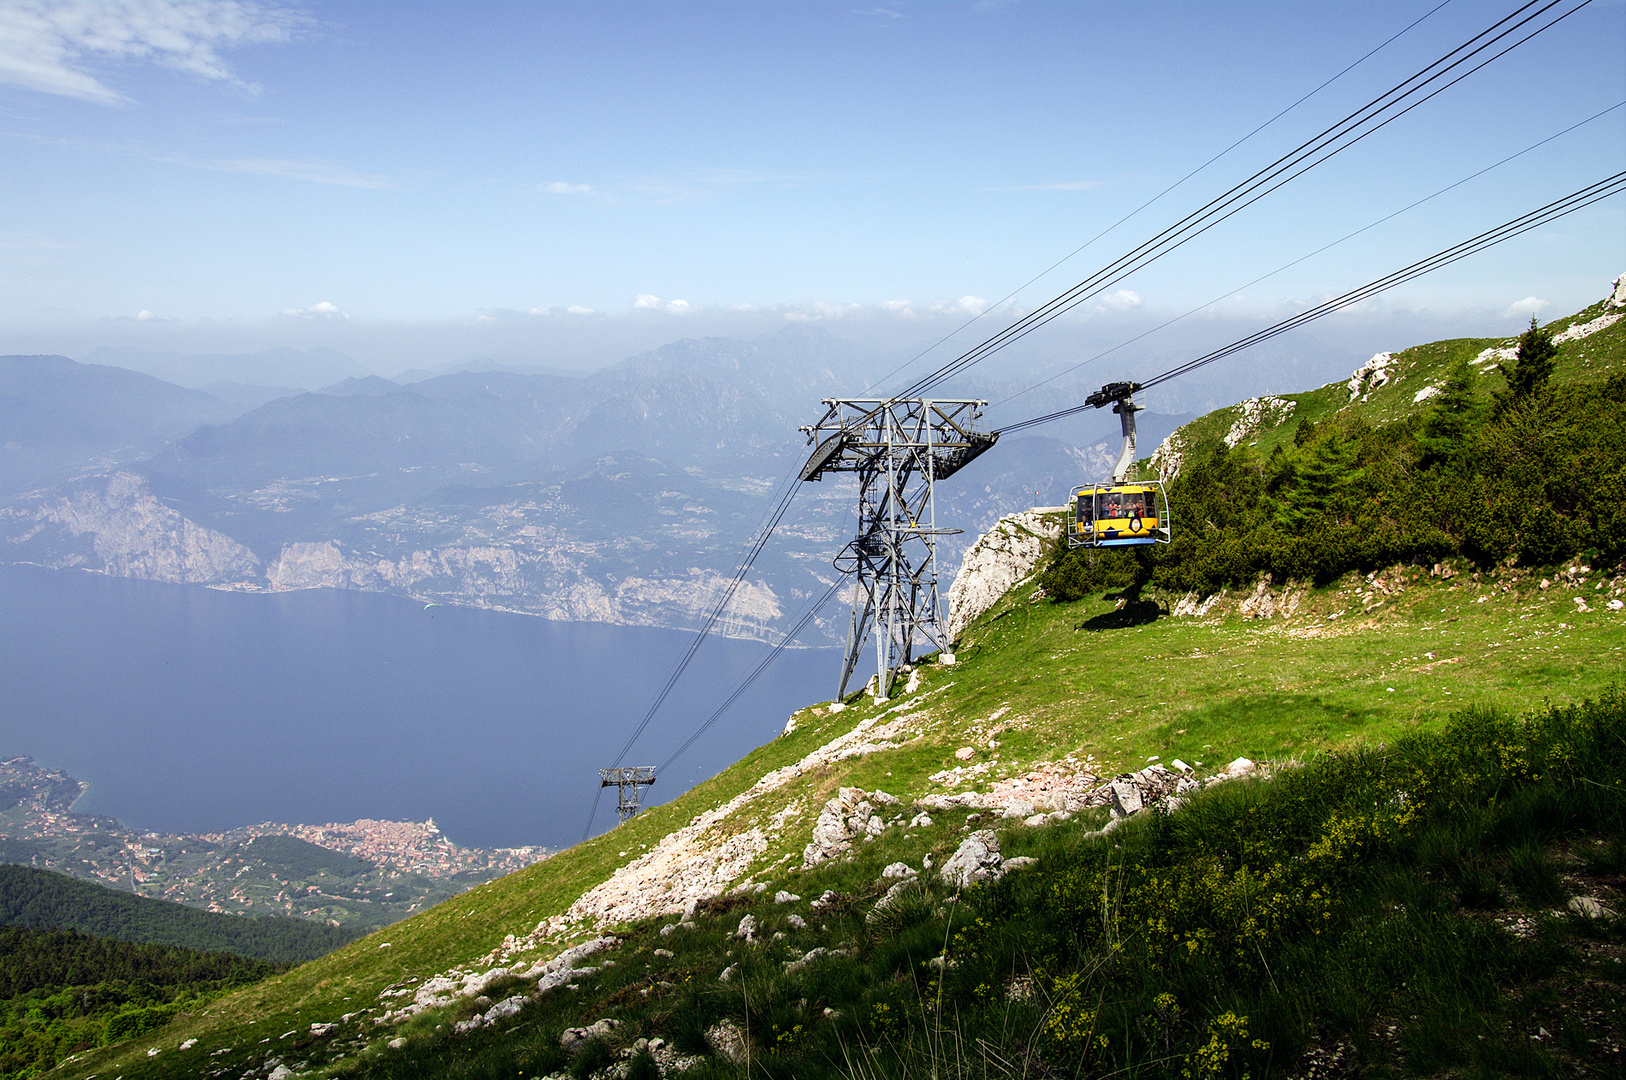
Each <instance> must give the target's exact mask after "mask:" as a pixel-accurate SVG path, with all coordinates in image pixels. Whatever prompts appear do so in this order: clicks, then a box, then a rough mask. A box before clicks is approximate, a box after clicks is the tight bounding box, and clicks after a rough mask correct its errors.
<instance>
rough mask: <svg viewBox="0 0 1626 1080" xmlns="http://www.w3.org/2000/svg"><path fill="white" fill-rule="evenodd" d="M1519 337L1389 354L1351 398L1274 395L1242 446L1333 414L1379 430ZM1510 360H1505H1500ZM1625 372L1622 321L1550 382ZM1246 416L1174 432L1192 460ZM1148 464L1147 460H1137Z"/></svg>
mask: <svg viewBox="0 0 1626 1080" xmlns="http://www.w3.org/2000/svg"><path fill="white" fill-rule="evenodd" d="M1610 314H1615V315H1618V314H1621V309H1620V308H1612V307H1609V306H1608V302H1607V301H1603V300H1600V301H1599V302H1598V303H1596V304H1593V305H1592V306H1590V307H1588V308H1585V309H1583V310H1582V311H1579V312H1576V313H1575V314H1574V315H1569V316H1566V317H1564V318H1562V319H1554V320H1553V321H1552V322H1550V323H1547V324H1545V329H1548V330H1551V331H1552V332H1553V333H1554V334H1555V335H1558V334H1562V333H1563V332H1564V331H1566V330H1568V329H1570V328H1571V327H1572V326H1577V325H1580V324H1583V323H1588V322H1591V321H1592V320H1594V319H1597V318H1598V317H1599V316H1602V315H1610ZM1516 341H1517V337H1516V336H1515V337H1511V338H1456V339H1453V340H1449V341H1434V342H1430V343H1428V344H1426V345H1417V346H1413V347H1412V348H1409V349H1403V350H1400V351H1399V352H1396V353H1394V354H1393V356H1394V360H1393V362H1392V364H1391V366H1390V367H1389V369H1388V370H1389V380H1388V381H1387V382H1386V383H1384V384H1383V385H1381V386H1377V387H1375V388H1374V389H1372V390H1370V391H1369V392H1368V393H1365V394H1363V395H1361V396H1360V397H1358V398H1356V399H1354V400H1352V399H1351V396H1350V388H1349V384H1348V383H1347V382H1335V383H1328V384H1327V385H1325V386H1322V387H1319V388H1317V389H1315V390H1307V391H1304V392H1303V393H1297V394H1282V395H1279V398H1278V399H1277V400H1279V401H1282V402H1290V403H1291V404H1292V408H1291V409H1290V410H1284V409H1278V410H1275V411H1272V412H1270V413H1267V414H1266V415H1265V419H1264V422H1263V423H1261V424H1259V425H1258V426H1257V427H1255V428H1253V430H1251V431H1250V432H1249V433H1248V434H1247V435H1246V437H1245V440H1244V442H1245V443H1246V444H1247V445H1250V446H1253V447H1255V448H1256V449H1257V451H1258V453H1259V454H1260V456H1261V457H1267V456H1269V454H1270V452H1271V451H1273V450H1275V449H1276V448H1277V447H1278V446H1281V445H1283V444H1284V443H1285V444H1286V445H1287V446H1288V447H1291V446H1292V439H1293V432H1294V430H1295V429H1296V428H1297V427H1298V425H1299V424H1301V423H1304V422H1306V421H1308V422H1309V423H1313V424H1320V423H1322V422H1324V421H1325V420H1326V419H1327V418H1328V417H1329V416H1331V415H1332V414H1333V413H1337V412H1345V413H1349V414H1353V415H1355V416H1358V417H1359V418H1361V419H1362V420H1364V421H1366V422H1367V423H1368V424H1370V425H1372V426H1374V427H1376V426H1379V425H1381V424H1385V423H1390V422H1393V421H1395V420H1401V419H1404V418H1406V417H1410V416H1415V415H1417V414H1419V413H1421V412H1423V411H1424V410H1426V409H1427V408H1428V407H1429V400H1428V398H1426V397H1425V398H1424V399H1423V400H1422V401H1418V400H1417V394H1418V392H1419V391H1422V390H1423V389H1425V388H1426V387H1430V386H1434V387H1438V386H1441V385H1442V384H1443V383H1444V382H1445V379H1446V376H1447V375H1449V374H1450V372H1451V370H1452V368H1454V367H1455V366H1456V365H1457V364H1459V363H1461V362H1462V361H1464V360H1468V361H1472V360H1474V359H1475V358H1476V357H1478V356H1479V355H1480V354H1482V353H1483V352H1484V351H1485V350H1487V349H1507V348H1511V347H1512V346H1513V345H1514V344H1515V342H1516ZM1498 362H1499V361H1497V360H1495V359H1492V360H1490V361H1488V362H1486V363H1481V364H1476V365H1474V370H1475V371H1476V372H1478V375H1479V378H1478V380H1477V385H1476V387H1475V389H1476V392H1477V393H1478V395H1479V396H1480V398H1482V399H1484V398H1489V397H1490V396H1491V395H1492V394H1494V393H1496V392H1498V391H1501V390H1502V389H1504V388H1505V387H1506V385H1507V380H1506V379H1504V378H1503V376H1502V373H1501V372H1500V371H1499V370H1498V367H1497V364H1498ZM1500 362H1503V363H1509V364H1511V361H1509V360H1503V361H1500ZM1623 369H1626V318H1623V319H1621V320H1619V321H1618V322H1616V323H1614V324H1613V325H1611V326H1609V327H1607V328H1605V329H1603V330H1600V331H1598V332H1596V333H1593V334H1590V335H1588V336H1586V337H1583V338H1579V339H1576V340H1572V341H1566V342H1562V343H1560V344H1559V346H1558V363H1557V366H1556V368H1555V369H1554V371H1553V383H1554V385H1558V386H1562V385H1566V384H1571V383H1579V382H1593V381H1596V380H1599V379H1602V378H1604V377H1605V376H1607V375H1609V374H1611V373H1613V372H1617V371H1621V370H1623ZM1242 415H1243V406H1242V405H1241V404H1238V405H1231V406H1227V407H1226V408H1223V409H1216V410H1215V411H1214V412H1211V413H1208V414H1207V415H1205V416H1200V417H1198V418H1197V419H1196V420H1193V421H1192V422H1191V423H1189V424H1186V425H1185V426H1183V427H1181V428H1180V429H1179V430H1178V431H1176V432H1175V433H1174V435H1173V436H1171V439H1172V441H1173V443H1174V444H1175V445H1177V446H1178V447H1179V450H1180V453H1181V456H1182V457H1183V458H1184V460H1186V461H1191V460H1195V458H1196V456H1198V455H1200V454H1201V453H1202V452H1203V451H1205V450H1206V449H1207V448H1209V447H1212V446H1213V445H1215V444H1216V443H1220V442H1222V441H1223V440H1224V439H1225V437H1226V435H1227V434H1228V433H1229V432H1230V431H1231V430H1232V428H1233V426H1234V425H1235V424H1236V423H1237V421H1238V420H1239V419H1240V418H1241V417H1242ZM1141 464H1142V467H1143V468H1145V467H1146V465H1147V463H1146V462H1142V463H1141Z"/></svg>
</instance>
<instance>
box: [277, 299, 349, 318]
mask: <svg viewBox="0 0 1626 1080" xmlns="http://www.w3.org/2000/svg"><path fill="white" fill-rule="evenodd" d="M282 313H283V314H284V315H286V316H288V317H289V318H290V319H348V318H349V317H350V313H349V312H348V311H340V310H339V305H337V304H335V303H332V302H330V301H327V300H319V301H317V302H316V303H314V304H312V305H311V306H310V307H305V308H296V307H288V308H283V309H282Z"/></svg>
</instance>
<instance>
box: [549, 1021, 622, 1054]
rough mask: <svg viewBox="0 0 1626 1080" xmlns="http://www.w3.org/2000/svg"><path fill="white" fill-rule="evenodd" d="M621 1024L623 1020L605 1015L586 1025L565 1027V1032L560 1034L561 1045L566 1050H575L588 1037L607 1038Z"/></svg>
mask: <svg viewBox="0 0 1626 1080" xmlns="http://www.w3.org/2000/svg"><path fill="white" fill-rule="evenodd" d="M620 1026H621V1021H619V1020H612V1019H610V1018H609V1017H605V1018H604V1019H603V1020H599V1021H596V1022H594V1023H591V1024H589V1025H587V1026H586V1027H574V1028H565V1031H564V1034H562V1035H560V1036H559V1045H560V1046H561V1047H563V1048H564V1049H566V1050H572V1051H573V1050H575V1049H576V1047H578V1046H580V1045H581V1044H582V1043H584V1042H586V1041H587V1040H588V1039H607V1038H609V1037H610V1036H611V1035H613V1034H614V1033H615V1029H616V1028H618V1027H620Z"/></svg>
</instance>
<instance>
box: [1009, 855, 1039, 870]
mask: <svg viewBox="0 0 1626 1080" xmlns="http://www.w3.org/2000/svg"><path fill="white" fill-rule="evenodd" d="M1038 861H1039V860H1038V859H1035V858H1034V857H1033V856H1032V855H1018V856H1016V857H1015V858H1014V859H1006V860H1005V861H1004V862H1003V863H1002V864H1000V869H1001V870H1006V871H1009V870H1026V869H1027V868H1028V867H1030V866H1032V865H1034V864H1035V863H1037V862H1038Z"/></svg>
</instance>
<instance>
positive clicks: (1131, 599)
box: [1073, 590, 1165, 632]
mask: <svg viewBox="0 0 1626 1080" xmlns="http://www.w3.org/2000/svg"><path fill="white" fill-rule="evenodd" d="M1102 599H1103V600H1121V601H1123V602H1122V603H1121V604H1120V605H1119V606H1118V607H1117V608H1114V609H1113V610H1112V611H1105V612H1102V613H1101V614H1099V615H1093V616H1091V617H1090V618H1088V619H1085V620H1084V621H1083V622H1081V623H1075V624H1074V625H1073V630H1074V631H1075V632H1077V631H1079V630H1092V631H1100V630H1125V629H1128V628H1129V627H1132V626H1145V625H1146V624H1147V623H1152V622H1156V621H1157V620H1158V617H1159V616H1161V615H1163V614H1165V611H1164V608H1163V605H1162V604H1160V603H1158V602H1157V601H1156V600H1142V599H1141V598H1140V597H1139V596H1138V595H1134V594H1132V593H1131V592H1130V591H1127V590H1126V591H1125V592H1122V593H1118V594H1117V595H1114V594H1112V593H1107V594H1106V595H1105V596H1103V597H1102Z"/></svg>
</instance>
